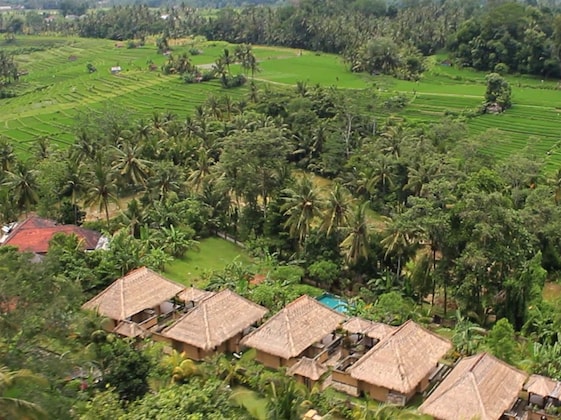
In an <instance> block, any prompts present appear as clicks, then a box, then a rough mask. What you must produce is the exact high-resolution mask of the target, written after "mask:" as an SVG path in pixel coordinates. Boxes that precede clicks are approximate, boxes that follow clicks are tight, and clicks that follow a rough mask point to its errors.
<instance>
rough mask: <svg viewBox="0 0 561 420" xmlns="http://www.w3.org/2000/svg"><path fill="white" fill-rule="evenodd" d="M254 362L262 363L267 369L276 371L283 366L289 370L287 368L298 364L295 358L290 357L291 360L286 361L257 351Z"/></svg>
mask: <svg viewBox="0 0 561 420" xmlns="http://www.w3.org/2000/svg"><path fill="white" fill-rule="evenodd" d="M255 360H257V361H258V362H259V363H262V364H263V365H265V366H266V367H268V368H271V369H278V368H280V367H283V366H284V367H287V368H289V367H291V366H293V365H295V364H296V363H297V362H298V360H299V359H298V358H296V357H292V358H290V359H288V360H286V359H283V358H282V357H278V356H274V355H272V354H269V353H265V352H263V351H261V350H257V354H256V356H255Z"/></svg>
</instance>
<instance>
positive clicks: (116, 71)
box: [111, 66, 122, 74]
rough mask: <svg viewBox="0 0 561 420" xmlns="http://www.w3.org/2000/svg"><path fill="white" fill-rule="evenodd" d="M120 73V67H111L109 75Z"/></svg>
mask: <svg viewBox="0 0 561 420" xmlns="http://www.w3.org/2000/svg"><path fill="white" fill-rule="evenodd" d="M121 71H122V69H121V66H113V67H111V74H118V73H121Z"/></svg>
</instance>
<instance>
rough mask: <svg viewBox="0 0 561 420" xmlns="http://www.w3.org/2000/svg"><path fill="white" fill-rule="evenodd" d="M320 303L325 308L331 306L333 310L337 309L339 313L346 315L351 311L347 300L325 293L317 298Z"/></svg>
mask: <svg viewBox="0 0 561 420" xmlns="http://www.w3.org/2000/svg"><path fill="white" fill-rule="evenodd" d="M317 300H318V302H321V303H323V304H324V305H325V306H329V307H330V308H331V309H335V310H336V311H337V312H341V313H343V314H346V313H347V312H348V311H349V304H348V302H347V301H346V300H344V299H341V298H340V297H337V296H335V295H332V294H330V293H324V294H323V295H321V296H320V297H318V298H317Z"/></svg>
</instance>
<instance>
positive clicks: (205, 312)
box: [162, 290, 267, 350]
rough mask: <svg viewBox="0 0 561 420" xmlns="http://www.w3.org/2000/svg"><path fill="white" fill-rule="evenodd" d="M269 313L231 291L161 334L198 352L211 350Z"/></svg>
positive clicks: (209, 300) (211, 299)
mask: <svg viewBox="0 0 561 420" xmlns="http://www.w3.org/2000/svg"><path fill="white" fill-rule="evenodd" d="M266 313H267V309H266V308H264V307H262V306H259V305H257V304H256V303H253V302H251V301H249V300H247V299H245V298H243V297H241V296H240V295H238V294H236V293H234V292H232V291H231V290H223V291H221V292H219V293H216V294H215V295H212V296H210V297H208V298H206V299H204V300H202V301H201V302H200V303H199V304H198V305H197V306H195V308H194V309H193V310H192V311H190V312H188V313H186V314H185V315H183V316H182V317H181V318H180V319H178V320H177V322H176V323H175V324H173V325H171V326H170V327H169V328H166V329H165V330H164V331H163V332H162V334H163V335H164V336H166V337H169V338H171V339H173V340H176V341H180V342H183V343H187V344H190V345H192V346H195V347H197V348H199V349H203V350H211V349H213V348H215V347H216V346H219V345H220V344H222V343H224V342H225V341H227V340H229V339H230V338H232V337H234V336H235V335H236V334H238V333H240V332H242V331H243V330H244V329H246V328H248V327H250V326H251V325H252V324H254V323H256V322H257V321H259V320H261V319H262V318H263V316H265V314H266Z"/></svg>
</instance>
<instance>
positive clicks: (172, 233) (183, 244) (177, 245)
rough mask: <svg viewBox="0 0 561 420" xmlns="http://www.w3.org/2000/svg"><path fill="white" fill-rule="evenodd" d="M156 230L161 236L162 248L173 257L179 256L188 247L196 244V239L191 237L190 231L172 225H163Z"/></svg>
mask: <svg viewBox="0 0 561 420" xmlns="http://www.w3.org/2000/svg"><path fill="white" fill-rule="evenodd" d="M158 232H159V233H160V235H161V238H162V246H163V249H164V250H165V251H166V252H167V253H168V254H170V255H171V256H173V257H175V258H181V257H182V256H183V255H184V254H185V252H186V251H187V250H188V249H191V248H196V247H197V245H198V242H197V241H195V240H194V239H191V236H192V234H191V233H189V232H187V231H185V230H182V229H176V228H175V227H174V226H173V225H170V227H169V228H167V227H164V226H163V227H161V229H160V230H159V231H158Z"/></svg>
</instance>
